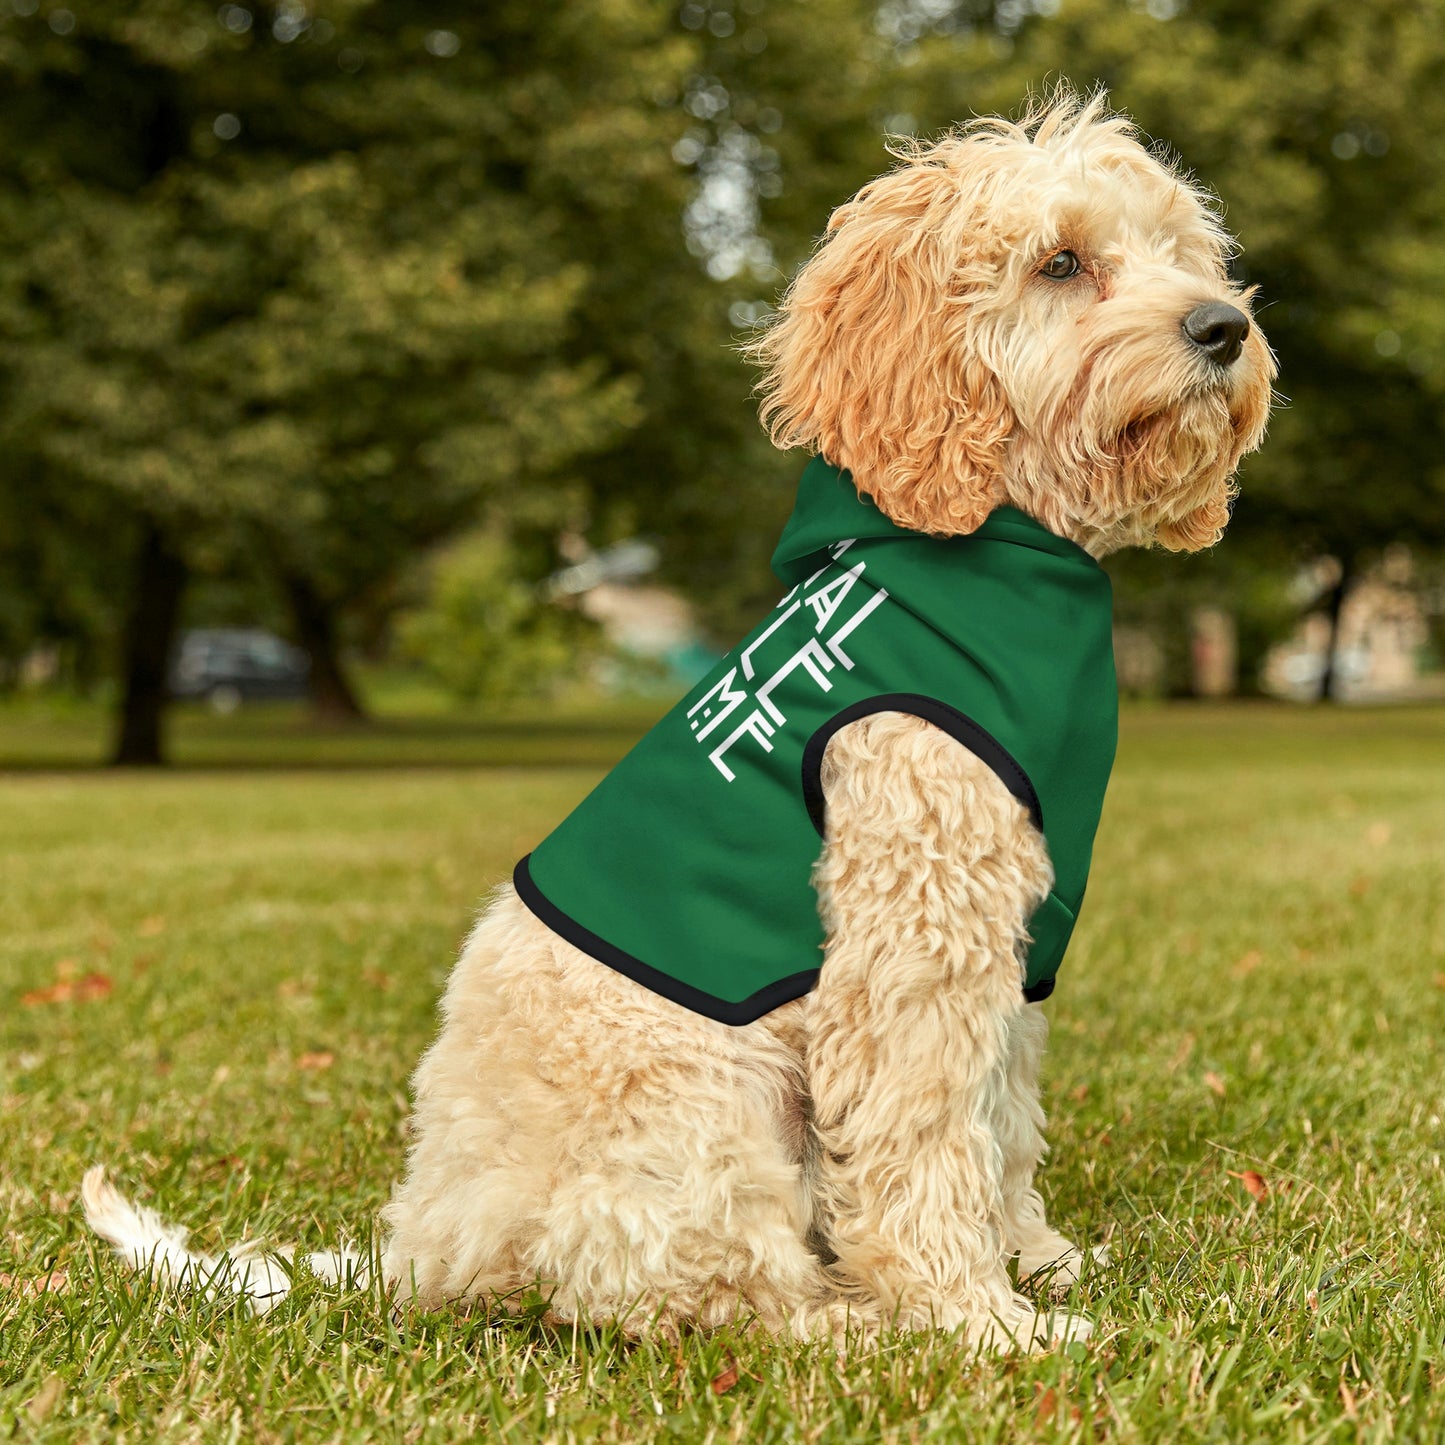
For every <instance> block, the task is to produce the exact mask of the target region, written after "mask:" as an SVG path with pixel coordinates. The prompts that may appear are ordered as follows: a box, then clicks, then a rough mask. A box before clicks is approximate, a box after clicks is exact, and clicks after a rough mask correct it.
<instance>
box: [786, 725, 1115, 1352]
mask: <svg viewBox="0 0 1445 1445" xmlns="http://www.w3.org/2000/svg"><path fill="white" fill-rule="evenodd" d="M823 785H824V790H825V794H826V798H827V819H828V828H827V842H826V844H825V847H824V851H823V856H822V858H821V860H820V861H819V864H818V868H817V872H816V882H817V886H818V890H819V895H820V901H821V906H822V909H823V918H824V922H825V925H826V930H827V935H828V940H827V947H826V953H825V962H824V964H823V970H822V974H821V977H820V980H819V983H818V987H817V989H816V990H815V991H814V993H813V994H812V995H811V996H810V998H809V1015H808V1019H809V1040H808V1082H809V1087H810V1089H811V1091H812V1095H813V1104H814V1118H815V1128H816V1132H817V1138H818V1144H819V1160H818V1192H819V1202H820V1215H821V1218H822V1220H823V1222H824V1227H825V1230H826V1235H827V1240H828V1243H829V1245H830V1246H831V1249H832V1251H833V1252H834V1254H836V1256H837V1263H836V1264H835V1266H834V1267H833V1268H834V1269H835V1270H836V1271H838V1272H839V1273H840V1275H841V1276H842V1277H844V1278H845V1279H846V1280H848V1281H850V1282H851V1284H852V1285H853V1286H854V1287H856V1288H857V1289H858V1290H859V1291H860V1292H861V1293H862V1294H863V1295H864V1296H865V1297H866V1298H870V1299H871V1300H872V1301H873V1302H874V1304H875V1305H876V1307H878V1308H881V1309H882V1310H884V1311H885V1312H887V1311H893V1312H895V1314H896V1317H897V1319H898V1321H899V1323H900V1324H904V1325H910V1326H915V1327H927V1326H929V1325H941V1326H944V1327H946V1328H953V1327H957V1326H960V1325H962V1326H966V1327H967V1329H968V1332H969V1338H970V1340H971V1341H973V1342H976V1343H978V1344H981V1345H988V1346H1008V1345H1010V1344H1018V1345H1024V1346H1037V1345H1042V1344H1047V1343H1048V1342H1049V1340H1051V1339H1055V1338H1065V1339H1069V1338H1081V1337H1082V1336H1084V1335H1085V1334H1087V1332H1088V1328H1089V1326H1088V1323H1087V1321H1084V1320H1080V1319H1076V1318H1072V1317H1069V1316H1047V1315H1046V1316H1040V1315H1039V1314H1038V1312H1037V1311H1036V1307H1035V1306H1034V1304H1033V1303H1032V1302H1031V1301H1029V1300H1028V1299H1026V1298H1024V1297H1022V1296H1020V1295H1018V1294H1016V1293H1015V1292H1014V1290H1013V1287H1012V1285H1011V1284H1010V1281H1009V1278H1008V1272H1007V1267H1006V1261H1007V1254H1008V1250H1007V1242H1006V1239H1007V1220H1006V1211H1005V1205H1004V1179H1005V1166H1004V1157H1003V1151H1002V1149H1001V1148H1000V1140H999V1139H998V1137H997V1135H996V1132H995V1128H996V1114H997V1104H998V1095H999V1091H1000V1089H1001V1087H1002V1084H1003V1080H1004V1078H1005V1076H1006V1062H1007V1057H1008V1049H1009V1035H1010V1031H1011V1029H1012V1027H1013V1025H1014V1022H1015V1020H1016V1019H1017V1017H1018V1016H1019V1014H1020V1012H1021V1010H1022V1009H1023V1007H1024V1003H1023V997H1022V990H1021V987H1020V972H1019V962H1018V959H1019V949H1020V946H1021V942H1022V940H1023V938H1024V930H1025V926H1026V923H1027V919H1028V917H1029V915H1030V913H1031V911H1032V908H1033V906H1034V905H1035V904H1036V903H1037V901H1038V899H1039V898H1040V897H1041V896H1042V895H1043V893H1044V892H1045V891H1046V890H1047V888H1048V886H1049V882H1050V871H1051V870H1050V867H1049V863H1048V858H1047V854H1046V852H1045V849H1044V845H1043V841H1042V839H1041V838H1040V836H1039V834H1038V833H1037V832H1036V831H1035V830H1034V829H1033V827H1032V826H1031V825H1030V824H1029V822H1028V820H1027V817H1026V815H1025V813H1024V810H1023V809H1022V807H1021V806H1020V805H1019V804H1018V803H1017V802H1016V801H1015V799H1014V798H1013V797H1012V796H1011V795H1010V794H1009V793H1008V792H1007V790H1006V789H1005V788H1004V787H1003V785H1002V784H1001V783H1000V782H999V781H998V778H997V777H996V776H995V774H994V773H993V772H992V770H991V769H989V768H988V767H987V766H986V765H985V764H983V763H982V762H981V761H979V759H978V758H976V757H975V756H974V755H973V754H972V753H971V752H969V751H968V750H966V749H965V748H964V747H963V746H962V745H961V744H959V743H958V742H956V741H955V740H954V739H952V738H950V737H948V736H947V735H946V734H944V733H942V732H939V731H937V730H936V729H933V728H931V727H930V726H928V725H927V724H926V723H923V722H920V721H919V720H918V719H916V718H912V717H905V716H900V715H898V714H879V715H877V716H875V717H871V718H867V719H864V720H861V721H859V722H855V723H852V724H850V725H849V726H848V727H846V728H844V729H843V730H841V731H840V732H839V733H838V734H837V736H836V737H835V738H834V739H833V740H832V742H831V744H830V746H829V751H828V754H827V757H826V758H825V764H824V770H823Z"/></svg>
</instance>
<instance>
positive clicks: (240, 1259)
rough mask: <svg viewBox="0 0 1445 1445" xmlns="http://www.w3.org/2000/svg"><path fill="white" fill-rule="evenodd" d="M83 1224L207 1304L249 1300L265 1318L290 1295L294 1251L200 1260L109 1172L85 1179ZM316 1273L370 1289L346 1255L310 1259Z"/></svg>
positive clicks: (241, 1250) (362, 1265)
mask: <svg viewBox="0 0 1445 1445" xmlns="http://www.w3.org/2000/svg"><path fill="white" fill-rule="evenodd" d="M80 1199H81V1204H82V1206H83V1207H84V1209H85V1222H86V1223H87V1224H88V1225H90V1227H91V1228H92V1229H93V1230H94V1231H95V1232H96V1233H97V1234H98V1235H99V1236H100V1237H101V1238H102V1239H103V1240H105V1241H106V1243H107V1244H109V1245H110V1246H111V1247H112V1248H113V1249H114V1250H115V1252H116V1253H117V1254H118V1255H120V1257H121V1258H122V1259H123V1260H125V1262H126V1263H127V1264H129V1265H130V1266H131V1268H132V1269H137V1270H141V1271H143V1272H146V1273H149V1274H151V1275H152V1276H154V1277H155V1278H156V1279H160V1280H164V1281H166V1282H167V1283H169V1284H174V1285H178V1286H180V1287H181V1288H185V1289H198V1290H200V1291H201V1292H202V1293H203V1294H204V1295H205V1296H206V1298H207V1299H215V1298H217V1297H219V1296H224V1295H231V1296H238V1297H240V1298H243V1299H244V1300H245V1301H246V1303H247V1304H248V1305H249V1306H250V1308H251V1310H252V1311H253V1312H254V1313H256V1314H258V1315H263V1314H265V1313H266V1311H267V1310H269V1309H272V1308H274V1307H275V1306H276V1305H278V1304H280V1302H281V1301H282V1300H283V1299H285V1298H286V1295H287V1292H288V1291H289V1290H290V1288H291V1276H292V1270H293V1262H294V1259H295V1250H294V1249H291V1248H284V1249H275V1250H266V1249H262V1248H261V1246H260V1245H259V1244H256V1243H254V1242H253V1243H251V1244H243V1245H239V1246H238V1247H237V1248H235V1249H228V1250H226V1251H224V1252H223V1253H221V1254H219V1255H210V1254H196V1253H194V1252H193V1251H191V1250H189V1249H188V1248H187V1247H186V1240H187V1238H188V1232H187V1231H186V1230H185V1229H183V1228H181V1226H180V1225H178V1224H167V1223H166V1221H165V1220H164V1219H162V1218H161V1217H160V1215H159V1214H157V1213H156V1212H155V1210H153V1209H147V1208H146V1207H145V1206H144V1205H143V1204H132V1203H131V1202H130V1200H128V1199H127V1198H126V1197H125V1195H123V1194H122V1193H121V1192H120V1190H118V1189H117V1188H116V1187H115V1185H113V1184H112V1183H111V1182H110V1180H108V1179H107V1178H106V1177H105V1165H103V1164H97V1165H95V1166H94V1167H93V1168H91V1169H87V1170H86V1172H85V1178H84V1179H83V1180H82V1181H81V1185H80ZM305 1259H306V1263H307V1265H308V1267H309V1268H310V1270H311V1272H312V1273H313V1274H315V1275H318V1276H319V1277H320V1278H322V1279H324V1280H326V1281H327V1282H328V1283H330V1284H346V1283H350V1284H353V1285H364V1284H365V1283H366V1282H367V1280H368V1278H369V1277H370V1272H371V1271H370V1262H369V1261H368V1260H367V1259H366V1258H365V1257H364V1256H363V1255H361V1254H359V1253H357V1251H355V1250H353V1249H348V1248H342V1249H331V1250H325V1251H322V1252H320V1253H317V1254H308V1255H306V1256H305Z"/></svg>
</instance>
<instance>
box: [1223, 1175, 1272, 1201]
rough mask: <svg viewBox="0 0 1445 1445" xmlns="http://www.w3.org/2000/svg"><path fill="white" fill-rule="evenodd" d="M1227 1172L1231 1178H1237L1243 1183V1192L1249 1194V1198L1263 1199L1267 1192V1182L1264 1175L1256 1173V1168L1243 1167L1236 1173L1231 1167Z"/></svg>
mask: <svg viewBox="0 0 1445 1445" xmlns="http://www.w3.org/2000/svg"><path fill="white" fill-rule="evenodd" d="M1228 1172H1229V1177H1230V1178H1231V1179H1237V1180H1239V1182H1240V1183H1241V1184H1242V1185H1244V1188H1245V1192H1246V1193H1247V1194H1249V1195H1250V1197H1251V1198H1253V1199H1263V1198H1264V1196H1265V1195H1266V1194H1268V1193H1269V1184H1268V1183H1267V1182H1266V1180H1265V1177H1264V1175H1263V1174H1260V1173H1258V1172H1257V1171H1256V1170H1253V1169H1243V1170H1241V1171H1240V1172H1239V1173H1237V1174H1236V1173H1235V1171H1234V1170H1233V1169H1231V1170H1229V1171H1228Z"/></svg>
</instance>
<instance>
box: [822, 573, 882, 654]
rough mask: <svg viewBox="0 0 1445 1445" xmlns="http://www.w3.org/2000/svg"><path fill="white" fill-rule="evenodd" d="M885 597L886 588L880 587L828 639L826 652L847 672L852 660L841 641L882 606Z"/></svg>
mask: <svg viewBox="0 0 1445 1445" xmlns="http://www.w3.org/2000/svg"><path fill="white" fill-rule="evenodd" d="M887 596H888V590H887V588H884V587H880V588H879V589H878V591H877V592H875V593H874V594H873V596H872V597H871V598H869V600H868V601H867V602H866V603H865V604H864V605H863V606H862V607H860V608H859V609H858V610H857V611H856V612H855V613H854V614H853V615H852V616H851V617H850V618H849V619H848V620H847V621H846V622H845V623H844V624H843V625H842V626H841V627H840V628H839V629H838V630H837V631H836V632H835V633H834V634H833V635H832V636H831V637H830V638H829V639H828V651H829V652H831V653H832V654H833V656H834V657H836V658H837V659H838V661H839V662H841V663H842V664H843V666H844V667H846V668H847V669H848V670H849V672H851V671H852V670H853V659H852V658H851V657H849V656H848V654H847V653H846V652H844V651H843V639H844V638H845V637H847V636H848V634H849V633H851V632H852V631H853V630H854V628H856V627H858V626H859V624H860V623H862V621H863V619H864V618H866V617H867V616H868V614H869V613H870V612H872V611H873V610H874V608H877V607H881V606H882V605H883V599H884V598H885V597H887Z"/></svg>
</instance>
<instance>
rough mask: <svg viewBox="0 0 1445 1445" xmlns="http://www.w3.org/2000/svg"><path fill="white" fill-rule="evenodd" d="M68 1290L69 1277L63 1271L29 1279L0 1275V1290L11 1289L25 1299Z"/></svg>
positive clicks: (22, 1276) (12, 1275) (54, 1271)
mask: <svg viewBox="0 0 1445 1445" xmlns="http://www.w3.org/2000/svg"><path fill="white" fill-rule="evenodd" d="M69 1288H70V1276H69V1275H68V1274H67V1273H66V1272H65V1271H64V1270H63V1269H53V1270H51V1271H50V1273H49V1274H40V1275H31V1276H30V1277H29V1278H26V1277H25V1276H24V1275H19V1274H3V1273H0V1289H13V1290H15V1291H16V1292H17V1293H19V1294H22V1295H24V1296H25V1298H26V1299H35V1298H37V1297H38V1296H40V1295H43V1294H64V1293H65V1292H66V1291H67V1290H68V1289H69Z"/></svg>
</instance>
